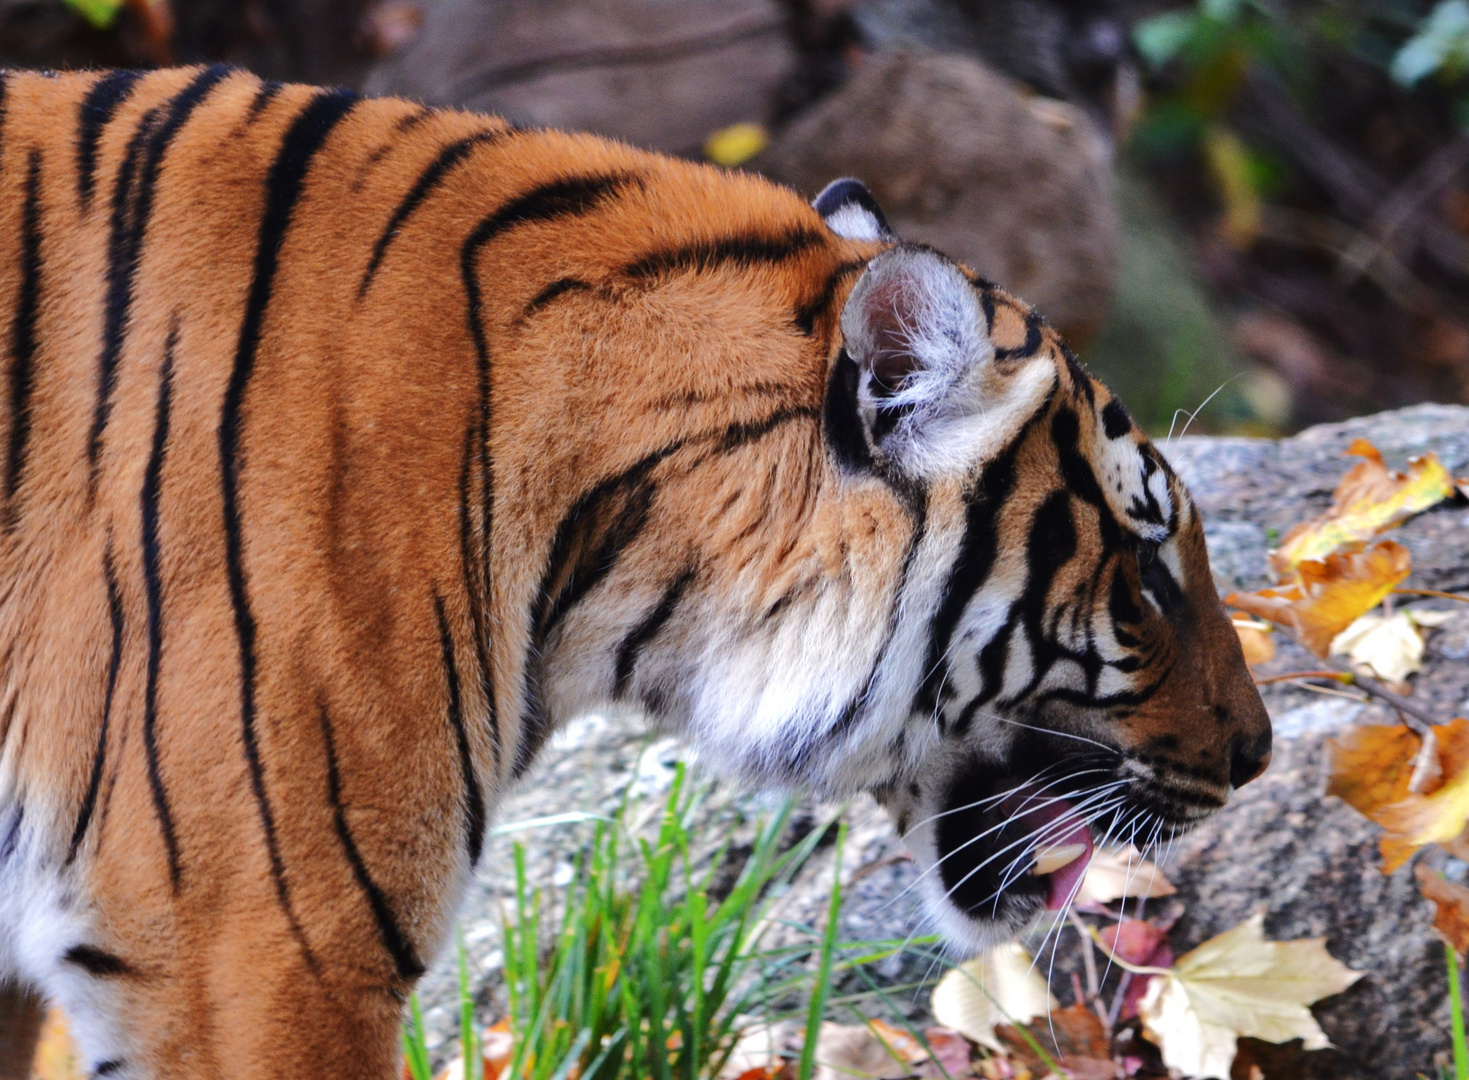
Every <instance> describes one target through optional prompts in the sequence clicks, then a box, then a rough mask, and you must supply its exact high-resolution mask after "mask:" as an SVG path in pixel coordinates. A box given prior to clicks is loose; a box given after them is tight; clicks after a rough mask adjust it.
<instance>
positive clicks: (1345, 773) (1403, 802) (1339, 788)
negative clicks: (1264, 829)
mask: <svg viewBox="0 0 1469 1080" xmlns="http://www.w3.org/2000/svg"><path fill="white" fill-rule="evenodd" d="M1432 730H1433V742H1434V747H1433V757H1432V758H1431V759H1430V764H1432V766H1433V768H1432V770H1431V774H1430V781H1429V782H1427V783H1422V784H1420V785H1418V791H1416V792H1415V791H1414V790H1413V785H1412V779H1413V774H1414V771H1415V767H1416V766H1417V763H1418V757H1419V750H1420V749H1421V747H1422V742H1421V740H1420V739H1419V738H1418V736H1417V735H1416V734H1414V733H1413V732H1412V731H1410V730H1409V729H1408V728H1407V727H1405V726H1404V725H1402V724H1393V725H1381V726H1379V725H1370V726H1364V727H1358V728H1354V729H1352V730H1351V731H1349V732H1348V733H1347V734H1345V735H1344V736H1342V737H1341V738H1340V739H1332V740H1329V743H1328V747H1329V751H1330V754H1331V779H1330V781H1329V782H1328V784H1327V787H1326V793H1327V794H1328V795H1336V796H1339V797H1340V798H1341V799H1342V800H1343V801H1345V802H1346V803H1347V804H1348V805H1350V806H1352V807H1354V808H1355V809H1356V810H1357V811H1358V812H1359V813H1361V814H1364V815H1365V816H1367V817H1369V818H1371V819H1372V820H1373V821H1375V822H1377V824H1379V825H1381V826H1382V827H1383V828H1384V829H1386V830H1387V833H1388V835H1386V836H1384V837H1383V838H1382V844H1381V847H1382V872H1383V873H1385V874H1390V873H1392V872H1393V871H1394V870H1396V869H1397V868H1398V867H1400V866H1402V865H1403V863H1405V862H1407V861H1408V859H1409V858H1411V857H1412V855H1413V853H1414V852H1415V851H1417V850H1418V849H1419V848H1420V847H1422V846H1423V845H1424V844H1432V843H1440V844H1442V843H1448V842H1450V841H1452V840H1454V839H1456V838H1457V837H1458V836H1459V834H1460V833H1462V832H1463V831H1464V823H1465V820H1466V819H1469V720H1463V719H1460V720H1454V721H1452V722H1450V723H1447V724H1438V725H1435V726H1434V727H1433V729H1432Z"/></svg>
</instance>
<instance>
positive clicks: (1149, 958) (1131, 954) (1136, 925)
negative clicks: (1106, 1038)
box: [1097, 918, 1174, 1020]
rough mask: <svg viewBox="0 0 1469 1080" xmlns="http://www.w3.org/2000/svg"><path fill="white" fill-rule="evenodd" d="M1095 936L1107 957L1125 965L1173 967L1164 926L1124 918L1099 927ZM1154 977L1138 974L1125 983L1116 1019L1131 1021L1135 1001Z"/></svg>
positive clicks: (1172, 957) (1138, 999) (1146, 989)
mask: <svg viewBox="0 0 1469 1080" xmlns="http://www.w3.org/2000/svg"><path fill="white" fill-rule="evenodd" d="M1097 936H1098V939H1099V940H1100V941H1101V943H1102V947H1103V948H1104V949H1106V951H1107V954H1108V955H1109V956H1113V957H1116V958H1117V959H1118V960H1121V961H1123V962H1125V963H1127V964H1131V965H1133V966H1135V967H1143V968H1169V967H1172V966H1173V960H1174V956H1173V946H1171V945H1170V944H1168V930H1167V928H1166V927H1162V926H1158V925H1156V924H1154V923H1151V922H1146V921H1144V920H1142V919H1128V918H1123V919H1122V920H1120V921H1119V922H1116V923H1112V924H1111V925H1108V926H1104V927H1102V929H1101V932H1100V933H1099V934H1098V935H1097ZM1153 978H1154V976H1152V975H1147V974H1138V975H1135V976H1134V977H1133V979H1132V981H1131V982H1130V983H1128V984H1127V993H1126V995H1125V996H1124V997H1123V999H1122V1009H1121V1011H1119V1012H1118V1014H1117V1016H1118V1019H1121V1020H1130V1019H1132V1018H1133V1017H1134V1016H1136V1015H1137V1007H1138V1002H1140V1001H1142V999H1143V998H1144V997H1145V996H1146V995H1147V992H1148V987H1149V986H1150V985H1152V981H1153Z"/></svg>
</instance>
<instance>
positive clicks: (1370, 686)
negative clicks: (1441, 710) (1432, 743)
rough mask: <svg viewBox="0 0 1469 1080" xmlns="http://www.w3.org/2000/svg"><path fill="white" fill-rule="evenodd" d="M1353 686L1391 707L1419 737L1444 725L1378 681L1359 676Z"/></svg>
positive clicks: (1354, 680)
mask: <svg viewBox="0 0 1469 1080" xmlns="http://www.w3.org/2000/svg"><path fill="white" fill-rule="evenodd" d="M1352 685H1353V686H1355V687H1356V688H1357V689H1358V690H1361V691H1362V692H1363V693H1365V694H1367V695H1368V696H1369V697H1375V698H1377V699H1378V700H1379V701H1385V702H1386V703H1387V704H1389V705H1391V706H1392V707H1393V708H1394V709H1396V710H1397V711H1398V713H1399V714H1400V715H1401V716H1402V718H1403V723H1405V724H1407V725H1408V726H1409V727H1410V728H1412V729H1413V730H1414V731H1416V732H1418V734H1419V735H1422V736H1424V737H1425V738H1426V737H1427V735H1428V733H1429V729H1430V728H1433V727H1435V726H1437V725H1438V724H1441V723H1443V721H1442V720H1440V719H1439V718H1438V717H1436V716H1434V715H1433V714H1432V713H1430V712H1427V711H1425V710H1423V709H1420V708H1419V707H1418V706H1417V705H1414V704H1413V703H1412V702H1411V701H1409V700H1408V699H1407V698H1405V697H1403V696H1402V695H1401V694H1394V693H1393V692H1392V691H1391V690H1389V689H1388V688H1387V687H1385V686H1383V685H1382V683H1380V682H1378V681H1377V680H1376V679H1369V678H1367V676H1365V675H1358V676H1356V677H1355V678H1353V680H1352ZM1414 720H1417V721H1418V723H1416V724H1415V723H1413V721H1414Z"/></svg>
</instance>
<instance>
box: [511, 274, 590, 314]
mask: <svg viewBox="0 0 1469 1080" xmlns="http://www.w3.org/2000/svg"><path fill="white" fill-rule="evenodd" d="M590 288H591V286H590V285H588V284H587V283H586V282H585V281H582V280H580V279H579V278H570V277H564V278H557V279H556V280H555V281H553V282H551V284H549V285H547V286H546V287H545V288H544V289H542V290H541V291H540V292H538V293H536V295H535V296H534V297H533V298H532V299H531V302H530V303H528V304H526V305H525V310H524V311H522V312H521V313H520V317H521V318H522V319H528V318H530V317H531V316H532V315H534V314H535V313H536V312H538V311H540V310H541V308H543V307H545V306H546V305H547V304H549V303H551V302H552V301H553V300H555V299H557V298H558V297H562V296H565V295H566V294H567V293H570V292H583V291H585V290H587V289H590Z"/></svg>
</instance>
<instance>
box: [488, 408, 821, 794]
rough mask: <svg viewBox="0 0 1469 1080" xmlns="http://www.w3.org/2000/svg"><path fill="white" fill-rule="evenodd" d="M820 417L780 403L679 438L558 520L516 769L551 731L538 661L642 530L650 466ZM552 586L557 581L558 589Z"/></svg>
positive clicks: (534, 634)
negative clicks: (762, 413)
mask: <svg viewBox="0 0 1469 1080" xmlns="http://www.w3.org/2000/svg"><path fill="white" fill-rule="evenodd" d="M816 416H817V410H815V409H813V408H809V407H798V408H789V409H781V410H779V411H777V412H775V413H772V414H771V415H770V416H767V417H765V418H764V419H762V420H758V421H754V422H750V423H741V424H732V425H730V426H729V427H727V428H724V429H722V430H719V431H716V432H713V433H705V434H703V435H694V436H688V437H686V438H683V439H677V440H675V441H674V442H672V443H669V444H668V445H666V446H663V447H661V448H659V449H658V450H655V451H653V452H652V453H650V454H647V455H646V456H644V457H643V458H641V459H640V460H639V461H637V462H635V463H634V464H632V465H630V466H629V467H628V468H626V469H624V470H623V471H622V472H620V473H616V474H614V475H613V476H609V477H607V478H606V479H604V480H602V481H600V482H599V483H597V484H596V485H594V486H593V487H592V488H591V489H590V490H588V491H586V492H584V493H583V494H582V495H581V496H580V497H579V498H578V499H577V500H576V502H575V503H573V504H572V506H571V508H570V509H569V510H567V512H566V513H565V515H563V516H562V518H561V521H560V523H559V524H558V525H557V526H556V533H555V535H554V537H553V539H552V541H551V549H550V552H549V554H548V556H547V558H546V562H545V566H544V569H543V570H542V572H541V580H540V584H539V586H538V587H537V589H536V595H535V599H534V600H533V601H532V606H531V609H530V625H531V640H530V648H529V652H528V654H527V657H526V662H525V667H524V677H523V696H524V700H525V702H526V706H525V713H526V720H525V724H524V727H523V728H522V731H521V735H520V742H519V744H518V745H517V746H516V749H515V764H514V766H513V767H512V775H513V776H516V777H519V776H521V775H523V774H524V772H525V770H526V769H527V768H528V767H529V766H530V762H531V759H532V758H533V757H534V756H535V754H536V752H537V751H538V750H539V749H540V747H541V744H542V743H543V742H544V741H545V739H546V737H547V735H549V729H548V727H547V725H548V723H549V717H547V716H546V714H545V708H544V704H543V703H542V701H541V696H540V684H539V677H538V668H537V661H538V660H539V659H540V658H542V657H544V656H545V653H546V645H547V643H548V642H549V640H550V638H551V635H552V633H553V632H554V631H555V629H556V627H557V626H558V625H559V624H560V622H561V620H562V619H563V618H565V617H566V615H567V614H569V613H570V612H571V610H572V609H573V608H575V607H576V605H577V604H579V603H580V602H581V601H582V600H583V599H585V598H586V597H587V596H588V595H589V594H590V593H591V592H592V590H593V589H595V588H596V587H597V586H598V585H599V584H601V582H602V581H603V580H604V579H605V578H606V577H607V575H608V574H609V573H611V572H612V570H613V568H614V567H615V566H616V565H617V561H618V559H619V558H620V557H621V555H622V553H623V551H624V550H626V549H627V547H628V546H629V545H630V544H632V542H633V541H634V540H636V539H637V537H638V535H639V534H640V533H641V532H642V529H643V526H644V525H645V524H646V523H647V519H648V514H649V512H650V511H651V509H652V505H653V499H654V497H655V496H656V495H657V488H656V486H655V485H654V484H653V483H652V481H651V474H652V472H653V470H654V469H655V468H657V466H658V465H659V464H661V463H662V462H663V461H665V460H666V459H667V458H668V457H670V456H671V455H672V454H674V453H676V452H677V451H679V450H681V449H683V448H684V447H685V446H688V445H689V444H691V443H692V442H694V441H695V440H707V441H708V442H710V443H711V444H712V447H711V451H712V452H713V453H716V454H725V453H730V452H733V451H735V450H738V449H739V448H741V447H743V446H745V445H747V444H748V443H750V442H753V441H755V440H757V439H760V438H763V437H764V436H765V435H767V434H769V433H770V432H771V431H774V430H775V429H777V428H779V427H780V426H782V425H784V424H786V423H789V422H790V421H792V420H799V419H814V418H815V417H816ZM609 515H610V518H609ZM603 518H609V520H606V521H605V522H604V523H603V526H602V528H601V530H600V535H597V536H589V535H586V530H587V529H588V528H593V529H595V528H597V524H596V523H597V522H599V521H601V520H602V519H603ZM573 552H575V554H576V558H575V563H574V564H573ZM558 582H559V583H560V584H559V587H556V585H557V583H558ZM553 587H556V591H555V593H554V594H553V593H552V588H553Z"/></svg>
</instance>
